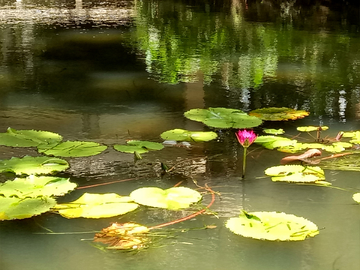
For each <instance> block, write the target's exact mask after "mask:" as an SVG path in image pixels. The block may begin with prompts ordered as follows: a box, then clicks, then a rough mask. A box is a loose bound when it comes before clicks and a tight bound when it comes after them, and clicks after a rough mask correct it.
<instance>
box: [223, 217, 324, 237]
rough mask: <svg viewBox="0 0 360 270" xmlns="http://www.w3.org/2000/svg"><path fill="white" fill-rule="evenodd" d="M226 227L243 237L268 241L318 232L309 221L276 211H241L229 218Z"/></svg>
mask: <svg viewBox="0 0 360 270" xmlns="http://www.w3.org/2000/svg"><path fill="white" fill-rule="evenodd" d="M226 227H227V228H228V229H230V231H232V232H233V233H235V234H239V235H242V236H244V237H251V238H255V239H260V240H270V241H301V240H305V239H306V238H307V237H313V236H315V235H317V234H319V230H318V227H317V226H316V225H315V224H314V223H312V222H311V221H309V220H307V219H305V218H303V217H297V216H295V215H291V214H285V213H277V212H251V213H246V212H245V211H243V212H242V213H241V214H240V216H239V217H237V218H230V219H229V220H228V221H227V222H226Z"/></svg>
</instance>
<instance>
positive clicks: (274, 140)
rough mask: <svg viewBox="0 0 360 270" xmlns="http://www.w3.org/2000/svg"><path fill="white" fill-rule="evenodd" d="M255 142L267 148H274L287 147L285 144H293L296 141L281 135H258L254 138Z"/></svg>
mask: <svg viewBox="0 0 360 270" xmlns="http://www.w3.org/2000/svg"><path fill="white" fill-rule="evenodd" d="M255 143H257V144H260V145H262V146H263V147H265V148H267V149H274V148H278V147H287V146H292V145H295V144H296V143H297V141H296V140H291V139H289V138H285V137H281V136H271V135H265V136H258V137H257V138H256V140H255Z"/></svg>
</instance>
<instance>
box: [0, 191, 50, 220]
mask: <svg viewBox="0 0 360 270" xmlns="http://www.w3.org/2000/svg"><path fill="white" fill-rule="evenodd" d="M55 204H56V201H55V199H54V198H50V197H38V198H25V199H23V198H16V197H11V198H9V197H1V196H0V220H12V219H24V218H30V217H32V216H37V215H40V214H42V213H45V212H47V211H49V210H50V209H51V208H52V207H53V206H54V205H55Z"/></svg>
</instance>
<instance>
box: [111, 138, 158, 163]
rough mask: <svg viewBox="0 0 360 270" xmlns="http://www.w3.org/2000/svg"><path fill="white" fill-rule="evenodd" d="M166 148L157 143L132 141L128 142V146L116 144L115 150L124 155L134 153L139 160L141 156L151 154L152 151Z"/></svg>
mask: <svg viewBox="0 0 360 270" xmlns="http://www.w3.org/2000/svg"><path fill="white" fill-rule="evenodd" d="M163 148H164V145H162V144H161V143H157V142H148V141H137V140H131V141H127V145H122V144H115V145H114V149H115V150H116V151H119V152H123V153H133V154H135V156H136V158H137V159H141V158H142V157H141V155H140V154H144V153H147V152H149V151H150V150H161V149H163Z"/></svg>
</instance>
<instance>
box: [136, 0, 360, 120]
mask: <svg viewBox="0 0 360 270" xmlns="http://www.w3.org/2000/svg"><path fill="white" fill-rule="evenodd" d="M302 8H304V7H302ZM263 9H264V8H263ZM135 10H136V17H135V25H136V30H135V35H136V38H137V41H138V43H137V46H138V48H139V50H140V51H141V52H142V54H143V58H144V61H145V63H146V66H147V71H148V72H149V73H151V74H152V75H153V76H154V77H155V78H157V79H158V80H159V81H161V82H166V83H172V84H175V83H179V82H194V81H196V80H198V79H200V78H201V77H200V76H198V75H200V74H201V75H203V78H204V83H205V84H208V85H210V84H211V83H214V82H215V81H220V82H221V85H222V86H223V87H225V88H226V89H236V88H242V89H249V88H252V89H254V90H255V91H252V93H251V95H252V102H253V107H254V108H258V107H261V106H288V107H290V106H291V107H302V108H304V109H307V108H314V109H313V110H312V113H315V114H316V115H322V114H324V113H326V114H328V115H330V116H335V115H334V114H335V112H337V113H338V114H339V115H340V116H341V114H343V116H342V117H344V118H345V117H346V115H345V114H346V113H347V112H346V111H345V108H344V107H346V106H347V108H350V109H351V110H353V111H354V110H355V106H356V103H355V102H354V101H353V100H354V97H358V96H359V84H360V77H359V74H360V54H359V53H358V48H359V46H360V44H359V39H357V38H354V37H353V36H352V34H351V33H350V32H345V31H338V30H337V31H334V29H331V27H334V25H331V24H330V22H327V20H330V19H331V17H330V13H329V11H328V10H326V9H325V8H324V9H322V10H320V11H313V13H312V14H310V15H311V16H312V17H309V18H310V19H311V20H313V22H314V24H315V27H314V26H310V25H305V26H304V25H302V27H308V28H309V29H310V30H311V31H309V29H306V31H305V30H303V28H301V27H300V26H301V22H302V21H303V20H304V18H301V17H300V15H297V17H295V15H294V14H298V13H296V11H299V10H300V7H287V9H286V10H285V9H284V8H282V9H279V10H276V7H274V8H271V7H269V6H268V7H267V9H266V10H262V11H263V12H265V11H267V12H269V14H273V13H275V16H274V15H273V17H271V18H276V19H274V21H271V19H269V21H271V23H268V22H253V21H251V20H250V19H252V18H251V17H250V15H249V14H251V12H250V7H249V9H246V8H245V6H244V5H243V3H242V2H241V1H240V2H239V1H232V2H231V4H229V5H227V6H225V7H217V12H213V11H208V10H206V11H205V12H204V11H202V10H201V11H199V9H194V8H191V7H189V6H186V5H184V4H180V3H178V2H176V3H173V2H168V1H165V2H164V1H156V0H149V1H136V6H135ZM220 11H221V12H220ZM285 11H286V12H285ZM258 12H259V11H258ZM276 12H278V13H276ZM326 12H327V13H326ZM307 15H309V14H307ZM316 16H318V17H319V18H321V20H320V19H319V20H318V19H315V18H317V17H316ZM257 19H259V18H255V20H257ZM260 19H263V18H260ZM322 21H324V23H322ZM338 24H339V22H338V21H337V22H336V26H338ZM314 28H315V29H314ZM330 29H331V30H332V31H330ZM215 75H216V76H215ZM284 88H286V89H284ZM356 88H357V90H355V89H356ZM237 91H238V90H237ZM342 100H343V101H345V103H346V104H345V103H343V104H341V103H342ZM209 106H212V105H209Z"/></svg>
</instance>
